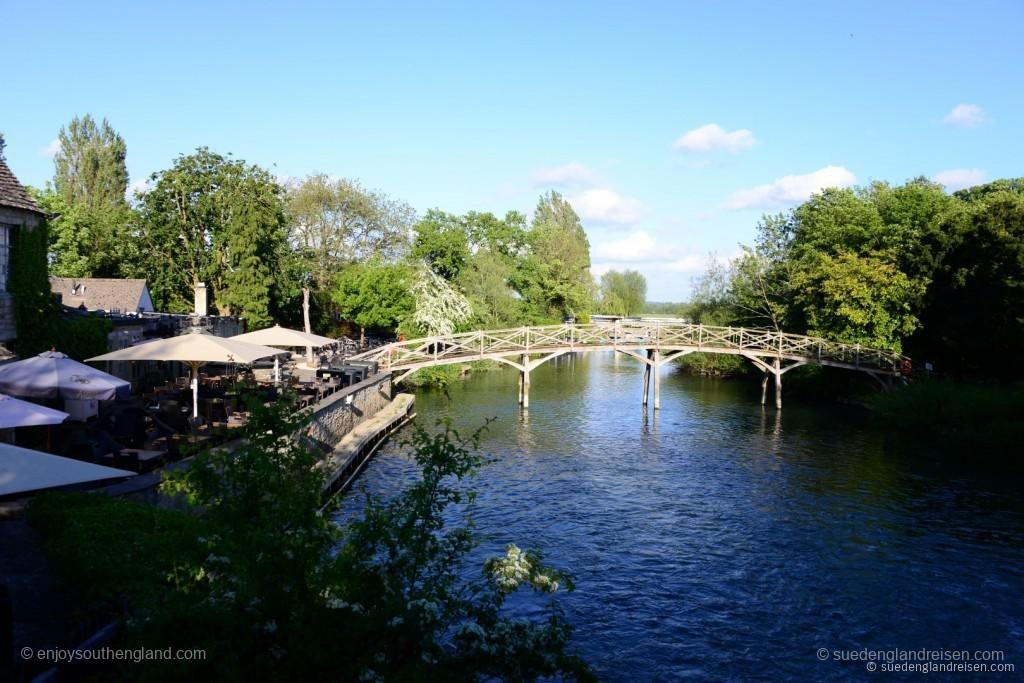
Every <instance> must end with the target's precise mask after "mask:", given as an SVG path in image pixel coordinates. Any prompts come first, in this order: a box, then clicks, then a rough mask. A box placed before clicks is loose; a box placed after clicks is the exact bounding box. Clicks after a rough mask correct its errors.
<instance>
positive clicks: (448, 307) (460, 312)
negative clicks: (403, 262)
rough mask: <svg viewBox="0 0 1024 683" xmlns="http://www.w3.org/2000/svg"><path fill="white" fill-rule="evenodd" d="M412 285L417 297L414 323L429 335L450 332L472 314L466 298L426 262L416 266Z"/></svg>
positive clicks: (440, 334)
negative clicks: (427, 265) (417, 267)
mask: <svg viewBox="0 0 1024 683" xmlns="http://www.w3.org/2000/svg"><path fill="white" fill-rule="evenodd" d="M411 289H412V294H413V297H414V298H415V300H416V310H415V312H414V313H413V324H414V325H415V326H416V327H417V328H418V329H419V330H421V331H422V332H423V333H425V334H426V335H427V336H428V337H435V336H442V335H448V334H451V333H452V332H454V331H455V328H456V326H458V325H459V324H460V323H464V322H466V321H467V320H469V319H470V318H472V317H473V307H472V305H470V303H469V300H467V299H466V297H464V296H463V295H462V294H461V293H459V292H458V291H456V290H455V289H454V288H453V287H452V286H451V285H450V284H448V281H447V280H445V279H444V278H443V277H441V276H440V275H438V274H437V273H435V272H434V271H432V270H431V269H430V268H428V267H426V266H425V265H424V266H421V267H420V268H419V269H418V270H417V272H416V278H415V280H414V281H413V284H412V288H411Z"/></svg>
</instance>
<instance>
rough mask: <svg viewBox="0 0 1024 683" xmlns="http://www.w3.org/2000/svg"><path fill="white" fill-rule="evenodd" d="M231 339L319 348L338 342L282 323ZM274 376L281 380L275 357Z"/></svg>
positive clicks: (272, 344) (266, 344)
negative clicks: (281, 324) (282, 325)
mask: <svg viewBox="0 0 1024 683" xmlns="http://www.w3.org/2000/svg"><path fill="white" fill-rule="evenodd" d="M231 339H237V340H238V341H243V342H249V343H250V344H263V345H264V346H285V347H306V346H311V347H314V348H319V347H321V346H327V345H328V344H337V343H338V340H337V339H331V338H330V337H322V336H320V335H319V334H312V333H310V332H302V331H301V330H293V329H291V328H288V327H281V326H280V325H274V326H273V327H268V328H266V329H262V330H256V331H255V332H246V333H245V334H236V335H235V336H234V337H231ZM274 378H275V379H276V380H277V381H280V379H281V376H280V370H279V368H278V364H277V359H276V358H275V359H274Z"/></svg>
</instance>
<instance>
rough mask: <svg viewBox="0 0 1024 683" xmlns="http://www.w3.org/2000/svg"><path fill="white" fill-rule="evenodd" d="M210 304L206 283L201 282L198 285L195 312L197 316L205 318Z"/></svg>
mask: <svg viewBox="0 0 1024 683" xmlns="http://www.w3.org/2000/svg"><path fill="white" fill-rule="evenodd" d="M208 303H209V302H208V299H207V294H206V283H205V282H199V283H197V284H196V305H195V311H194V313H195V315H198V316H205V315H206V314H207V309H208Z"/></svg>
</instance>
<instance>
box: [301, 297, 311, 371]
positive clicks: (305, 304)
mask: <svg viewBox="0 0 1024 683" xmlns="http://www.w3.org/2000/svg"><path fill="white" fill-rule="evenodd" d="M302 322H303V323H304V324H305V326H306V328H305V329H306V334H312V333H313V331H312V330H311V329H310V327H309V287H303V288H302ZM306 362H307V364H308V365H309V367H313V347H312V346H307V347H306Z"/></svg>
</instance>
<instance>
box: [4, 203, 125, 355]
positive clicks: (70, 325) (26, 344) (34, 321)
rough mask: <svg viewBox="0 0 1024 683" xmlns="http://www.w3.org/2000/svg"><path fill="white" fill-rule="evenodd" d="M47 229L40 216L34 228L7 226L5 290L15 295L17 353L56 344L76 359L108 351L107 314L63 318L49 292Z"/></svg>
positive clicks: (27, 353) (108, 326)
mask: <svg viewBox="0 0 1024 683" xmlns="http://www.w3.org/2000/svg"><path fill="white" fill-rule="evenodd" d="M47 238H48V230H47V226H46V223H45V222H42V223H40V224H39V225H37V226H36V227H35V228H32V229H27V228H25V227H16V228H14V229H13V230H12V231H11V253H10V261H11V265H10V276H9V280H8V285H7V290H8V291H9V292H10V293H11V294H12V295H13V296H14V319H15V323H16V325H17V328H18V338H17V339H16V340H14V344H13V346H14V351H15V352H16V353H17V354H18V355H19V356H21V357H22V358H28V357H29V356H34V355H36V354H38V353H40V352H41V351H46V350H48V349H51V348H55V349H57V350H58V351H61V352H63V353H66V354H67V355H69V356H71V357H72V358H75V359H77V360H84V359H86V358H89V357H92V356H98V355H99V354H101V353H105V352H106V351H107V335H108V334H109V333H110V330H111V329H112V325H111V323H110V321H109V320H106V319H104V318H99V317H95V316H87V317H80V318H64V317H62V316H61V309H60V305H59V304H58V303H57V300H56V299H55V298H54V296H53V294H52V293H51V292H50V279H49V271H48V267H47V256H46V255H47V246H48V240H47Z"/></svg>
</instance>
